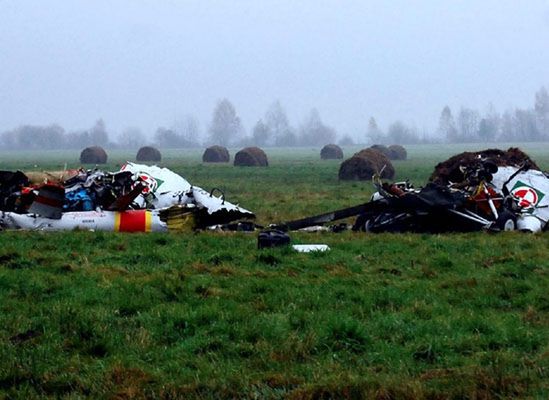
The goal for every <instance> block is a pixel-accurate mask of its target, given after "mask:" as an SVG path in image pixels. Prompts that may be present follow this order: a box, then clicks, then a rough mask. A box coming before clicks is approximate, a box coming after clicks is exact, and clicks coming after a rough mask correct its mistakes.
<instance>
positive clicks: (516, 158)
mask: <svg viewBox="0 0 549 400" xmlns="http://www.w3.org/2000/svg"><path fill="white" fill-rule="evenodd" d="M485 161H491V162H493V163H495V164H496V165H497V166H498V167H504V166H509V167H520V166H522V165H523V164H525V163H526V164H528V165H529V167H530V168H531V169H537V170H540V168H539V167H538V166H537V164H536V163H535V162H534V161H533V160H532V159H531V158H530V157H529V156H528V154H526V153H524V152H523V151H522V150H520V149H518V148H516V147H510V148H509V149H507V150H505V151H504V150H500V149H487V150H482V151H477V152H469V151H466V152H463V153H459V154H456V155H455V156H452V157H450V158H449V159H447V160H446V161H443V162H441V163H438V164H437V165H436V166H435V170H434V171H433V173H432V174H431V177H430V178H429V180H430V181H431V182H435V183H438V184H441V185H448V184H449V183H450V182H454V183H458V182H463V180H464V179H465V176H464V175H463V171H462V168H461V167H469V168H471V167H472V168H474V167H476V166H480V165H481V164H482V163H483V162H485Z"/></svg>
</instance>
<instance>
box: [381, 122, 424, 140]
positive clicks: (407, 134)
mask: <svg viewBox="0 0 549 400" xmlns="http://www.w3.org/2000/svg"><path fill="white" fill-rule="evenodd" d="M387 139H388V143H391V144H412V143H418V142H419V135H418V133H417V132H416V130H415V129H413V128H410V127H408V126H406V125H405V124H404V123H402V122H401V121H396V122H393V123H392V124H391V126H389V129H388V131H387Z"/></svg>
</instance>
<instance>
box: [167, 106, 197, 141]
mask: <svg viewBox="0 0 549 400" xmlns="http://www.w3.org/2000/svg"><path fill="white" fill-rule="evenodd" d="M173 130H174V131H175V132H176V133H177V134H178V135H179V136H180V142H181V145H182V146H183V147H197V146H199V143H200V123H199V122H198V120H197V119H196V118H195V117H194V116H193V115H190V114H189V115H187V116H186V117H185V119H184V120H183V121H177V122H176V123H175V124H174V127H173Z"/></svg>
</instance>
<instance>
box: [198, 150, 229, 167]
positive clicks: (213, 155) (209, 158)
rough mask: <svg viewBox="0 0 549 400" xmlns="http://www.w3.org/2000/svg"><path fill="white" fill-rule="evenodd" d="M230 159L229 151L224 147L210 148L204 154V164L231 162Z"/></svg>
mask: <svg viewBox="0 0 549 400" xmlns="http://www.w3.org/2000/svg"><path fill="white" fill-rule="evenodd" d="M230 159H231V157H230V156H229V150H227V148H226V147H223V146H210V147H208V148H207V149H206V150H205V151H204V154H202V162H208V163H217V162H229V160H230Z"/></svg>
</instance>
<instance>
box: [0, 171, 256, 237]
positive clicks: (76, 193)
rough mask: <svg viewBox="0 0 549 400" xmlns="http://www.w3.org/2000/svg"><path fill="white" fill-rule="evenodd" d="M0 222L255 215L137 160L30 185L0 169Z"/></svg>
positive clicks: (176, 225)
mask: <svg viewBox="0 0 549 400" xmlns="http://www.w3.org/2000/svg"><path fill="white" fill-rule="evenodd" d="M0 179H2V180H1V181H0V194H1V196H2V197H1V198H0V206H1V211H2V214H1V215H0V226H1V227H2V228H4V229H29V230H71V229H85V230H105V231H117V232H151V231H167V230H174V231H187V230H191V229H203V228H206V227H208V226H211V225H217V224H228V223H230V222H233V221H236V220H238V219H249V218H254V217H255V216H254V214H253V213H252V212H250V211H248V210H245V209H243V208H240V207H239V206H238V205H234V204H232V203H229V202H228V201H226V200H225V195H224V194H223V193H221V196H219V197H218V196H214V192H215V191H216V190H217V189H214V190H212V191H211V192H206V191H205V190H203V189H201V188H199V187H195V186H192V185H191V184H190V183H189V182H187V181H186V180H185V179H184V178H182V177H181V176H179V175H177V174H176V173H174V172H173V171H171V170H169V169H167V168H159V167H157V166H147V165H141V164H134V163H131V162H128V163H126V164H125V165H123V166H122V168H121V169H120V171H117V172H112V173H111V172H105V171H101V170H97V169H94V170H87V171H85V170H80V171H78V173H77V174H75V175H74V176H72V177H71V178H69V179H68V180H66V181H64V182H62V184H61V185H60V184H52V183H49V182H46V183H43V184H40V185H33V186H29V185H30V183H29V181H28V179H27V178H26V176H25V174H23V173H22V172H15V173H9V172H5V171H4V172H1V173H0Z"/></svg>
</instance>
